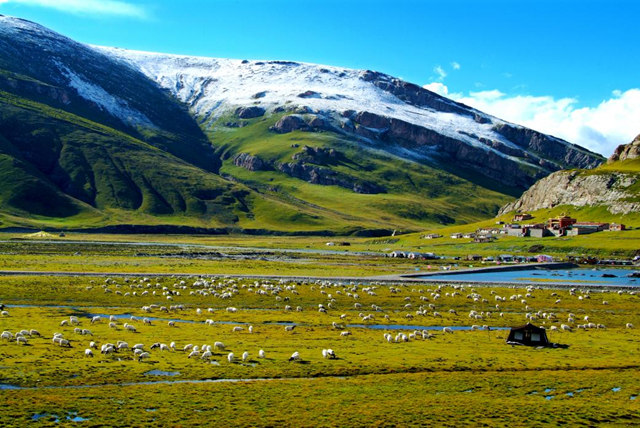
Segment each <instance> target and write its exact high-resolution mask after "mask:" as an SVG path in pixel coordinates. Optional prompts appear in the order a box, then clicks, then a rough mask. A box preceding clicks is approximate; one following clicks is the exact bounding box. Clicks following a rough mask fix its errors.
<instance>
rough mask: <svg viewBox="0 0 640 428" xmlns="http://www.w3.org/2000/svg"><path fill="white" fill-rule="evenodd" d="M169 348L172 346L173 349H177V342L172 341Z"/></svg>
mask: <svg viewBox="0 0 640 428" xmlns="http://www.w3.org/2000/svg"><path fill="white" fill-rule="evenodd" d="M169 348H171V349H172V350H174V351H175V350H176V342H171V343H170V344H169Z"/></svg>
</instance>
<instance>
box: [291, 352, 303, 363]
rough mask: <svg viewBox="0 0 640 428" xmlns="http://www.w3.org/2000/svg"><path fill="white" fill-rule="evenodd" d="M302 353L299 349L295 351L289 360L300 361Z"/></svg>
mask: <svg viewBox="0 0 640 428" xmlns="http://www.w3.org/2000/svg"><path fill="white" fill-rule="evenodd" d="M300 360H301V358H300V353H299V352H298V351H296V352H294V353H293V354H291V357H289V361H300Z"/></svg>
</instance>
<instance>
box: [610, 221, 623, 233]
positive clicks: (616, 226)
mask: <svg viewBox="0 0 640 428" xmlns="http://www.w3.org/2000/svg"><path fill="white" fill-rule="evenodd" d="M626 229H627V227H626V226H625V225H624V224H619V223H611V224H610V225H609V230H610V231H612V232H620V231H621V230H626Z"/></svg>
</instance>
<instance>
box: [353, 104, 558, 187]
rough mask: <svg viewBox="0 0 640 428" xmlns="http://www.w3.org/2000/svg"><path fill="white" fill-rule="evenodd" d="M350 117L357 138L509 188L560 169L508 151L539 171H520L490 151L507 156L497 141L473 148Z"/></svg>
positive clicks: (400, 125) (397, 123)
mask: <svg viewBox="0 0 640 428" xmlns="http://www.w3.org/2000/svg"><path fill="white" fill-rule="evenodd" d="M343 114H346V112H345V113H343ZM351 117H352V121H353V123H355V132H356V133H357V134H358V135H361V136H363V137H366V138H369V139H372V140H379V141H382V142H385V143H388V144H395V145H400V146H402V147H405V148H408V149H412V150H415V151H419V152H428V153H432V154H434V156H437V157H438V158H439V159H440V160H441V161H443V162H444V163H450V164H453V165H456V166H457V167H461V168H467V169H471V170H474V171H476V172H477V173H479V174H482V175H484V176H487V177H490V178H492V179H494V180H497V181H499V182H501V183H504V184H505V185H508V186H515V187H520V188H528V187H529V186H530V185H531V184H533V183H534V182H535V181H536V180H537V179H539V178H542V177H544V176H545V175H547V174H549V173H550V172H553V171H557V170H558V169H560V167H559V166H558V165H554V164H552V163H550V162H546V161H544V160H542V159H540V158H537V157H536V156H535V155H531V154H530V153H527V152H525V151H519V150H517V149H513V148H508V149H506V150H505V151H506V154H509V155H510V156H519V157H522V159H523V161H526V162H528V163H531V164H532V165H534V166H535V167H537V168H538V169H537V171H531V170H527V169H524V168H521V167H520V165H519V164H518V163H517V162H514V161H513V160H511V159H509V158H506V157H504V156H501V155H500V154H499V153H497V152H496V151H493V150H489V147H491V148H495V149H496V150H499V151H501V152H503V153H505V151H502V150H501V149H505V147H502V143H500V142H496V141H480V139H478V141H479V142H482V143H483V144H484V146H486V148H485V147H483V146H472V145H470V144H467V143H465V142H463V141H460V140H456V139H454V138H450V137H447V136H445V135H442V134H440V133H438V132H436V131H433V130H431V129H427V128H423V127H421V126H417V125H413V124H411V123H408V122H404V121H402V120H399V119H390V118H386V117H383V116H379V115H375V114H372V113H368V112H360V113H357V114H353V115H352V116H351ZM476 138H477V137H476ZM530 169H533V168H530Z"/></svg>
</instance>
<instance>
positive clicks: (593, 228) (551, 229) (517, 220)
mask: <svg viewBox="0 0 640 428" xmlns="http://www.w3.org/2000/svg"><path fill="white" fill-rule="evenodd" d="M532 219H533V216H531V214H516V215H515V217H514V218H513V222H512V223H509V224H503V223H502V222H499V224H500V225H501V226H500V227H484V228H480V229H478V230H476V231H475V232H467V233H460V232H456V233H452V234H451V235H450V236H449V237H450V238H451V239H473V241H474V242H477V243H487V242H492V241H494V240H496V239H497V238H498V236H499V235H507V236H517V237H525V236H531V237H534V238H544V237H547V236H578V235H588V234H590V233H596V232H602V231H621V230H625V229H626V226H625V225H624V224H619V223H600V222H592V221H578V220H577V219H575V218H572V217H569V216H566V215H563V216H560V217H554V218H550V219H548V220H547V221H546V222H544V223H533V222H531V223H525V222H526V221H528V220H532ZM423 238H424V239H437V238H442V235H440V234H437V233H431V234H428V235H424V236H423Z"/></svg>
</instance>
